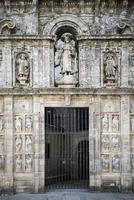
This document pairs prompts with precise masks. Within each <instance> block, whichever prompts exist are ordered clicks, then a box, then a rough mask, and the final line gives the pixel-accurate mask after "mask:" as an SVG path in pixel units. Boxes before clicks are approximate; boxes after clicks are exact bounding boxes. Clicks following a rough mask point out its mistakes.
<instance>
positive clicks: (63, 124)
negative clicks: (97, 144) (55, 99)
mask: <svg viewBox="0 0 134 200" xmlns="http://www.w3.org/2000/svg"><path fill="white" fill-rule="evenodd" d="M88 116H89V115H88V108H45V188H46V189H51V188H52V189H53V188H87V187H88V185H89V140H88V134H89V125H88V124H89V117H88Z"/></svg>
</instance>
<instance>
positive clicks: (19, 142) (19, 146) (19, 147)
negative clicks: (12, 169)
mask: <svg viewBox="0 0 134 200" xmlns="http://www.w3.org/2000/svg"><path fill="white" fill-rule="evenodd" d="M15 147H16V152H20V151H21V150H22V137H21V136H17V137H16V138H15Z"/></svg>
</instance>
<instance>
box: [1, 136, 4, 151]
mask: <svg viewBox="0 0 134 200" xmlns="http://www.w3.org/2000/svg"><path fill="white" fill-rule="evenodd" d="M3 150H4V138H3V136H1V137H0V152H2V153H3Z"/></svg>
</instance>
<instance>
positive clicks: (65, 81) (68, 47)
mask: <svg viewBox="0 0 134 200" xmlns="http://www.w3.org/2000/svg"><path fill="white" fill-rule="evenodd" d="M55 48H56V52H55V68H56V67H60V73H61V75H62V78H61V80H60V81H56V83H57V84H60V83H61V84H62V85H71V86H72V85H76V79H75V75H76V73H77V72H78V66H77V51H76V44H75V40H74V39H73V35H72V34H70V33H64V34H63V35H62V36H61V38H60V39H59V40H58V41H57V42H56V45H55Z"/></svg>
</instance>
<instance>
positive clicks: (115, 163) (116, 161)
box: [112, 155, 120, 172]
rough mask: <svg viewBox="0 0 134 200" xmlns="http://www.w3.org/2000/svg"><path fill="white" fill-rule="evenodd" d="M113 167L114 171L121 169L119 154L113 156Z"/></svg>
mask: <svg viewBox="0 0 134 200" xmlns="http://www.w3.org/2000/svg"><path fill="white" fill-rule="evenodd" d="M112 169H113V172H114V171H119V170H120V157H119V155H114V156H112Z"/></svg>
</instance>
